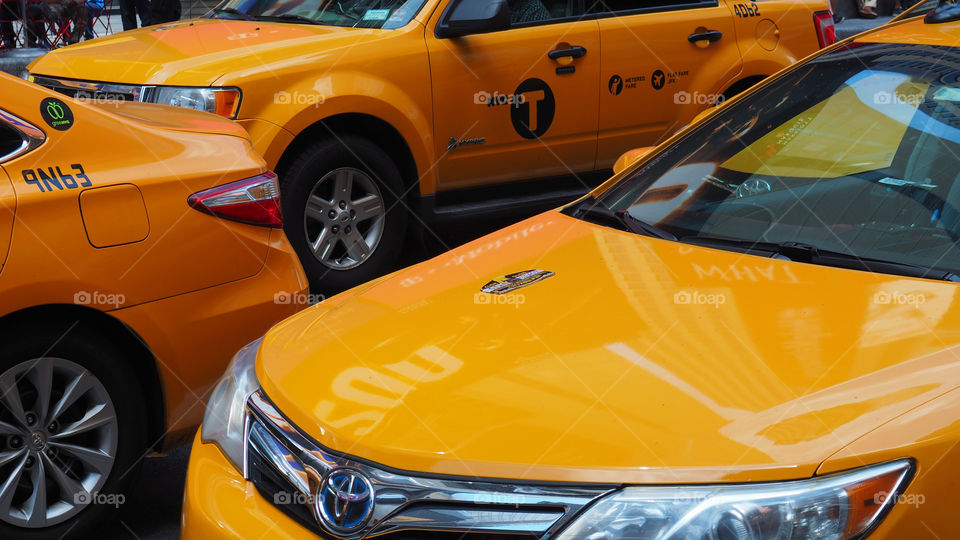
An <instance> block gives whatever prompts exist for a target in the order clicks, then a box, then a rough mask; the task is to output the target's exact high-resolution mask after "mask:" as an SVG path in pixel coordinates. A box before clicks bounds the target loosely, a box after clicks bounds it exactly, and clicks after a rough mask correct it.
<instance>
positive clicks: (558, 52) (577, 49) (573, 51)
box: [547, 45, 587, 60]
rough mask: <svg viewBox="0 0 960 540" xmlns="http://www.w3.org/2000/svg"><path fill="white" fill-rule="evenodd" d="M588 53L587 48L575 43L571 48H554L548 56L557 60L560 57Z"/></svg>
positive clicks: (574, 56) (575, 56) (573, 56)
mask: <svg viewBox="0 0 960 540" xmlns="http://www.w3.org/2000/svg"><path fill="white" fill-rule="evenodd" d="M585 54H587V50H586V49H584V48H583V47H581V46H579V45H574V46H573V47H570V48H569V49H554V50H552V51H550V52H548V53H547V56H548V57H550V59H551V60H556V59H558V58H565V57H566V58H574V59H576V58H581V57H583V55H585Z"/></svg>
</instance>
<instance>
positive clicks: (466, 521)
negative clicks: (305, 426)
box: [244, 390, 619, 540]
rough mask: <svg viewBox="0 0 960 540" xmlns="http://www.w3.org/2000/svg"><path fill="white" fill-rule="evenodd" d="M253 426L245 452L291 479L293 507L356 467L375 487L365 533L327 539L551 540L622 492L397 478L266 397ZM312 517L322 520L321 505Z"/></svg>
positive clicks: (252, 410)
mask: <svg viewBox="0 0 960 540" xmlns="http://www.w3.org/2000/svg"><path fill="white" fill-rule="evenodd" d="M247 418H248V423H249V425H250V427H249V429H248V430H247V431H248V436H247V437H246V438H245V441H244V443H245V446H246V447H249V449H250V451H251V452H256V453H257V454H258V455H259V456H261V457H262V462H263V463H268V464H271V465H272V467H273V468H274V472H275V473H277V474H279V475H280V476H281V477H284V478H287V479H288V482H289V483H290V486H288V487H290V488H291V489H294V490H296V493H290V494H288V495H289V497H288V500H304V501H313V500H314V494H313V493H307V492H305V490H304V489H303V486H304V485H306V486H308V489H310V488H309V486H311V482H310V479H311V478H314V479H323V478H325V477H326V475H327V474H329V473H330V471H331V470H333V469H338V468H341V467H350V468H353V469H356V470H359V471H361V472H363V473H364V474H365V475H366V476H367V477H368V478H369V479H370V482H371V484H372V485H373V487H374V491H375V503H374V509H373V515H372V516H371V518H370V520H369V522H368V523H367V525H366V526H365V527H364V528H363V529H361V530H360V531H358V532H357V533H353V534H349V535H344V534H342V533H341V534H338V533H337V532H335V531H333V530H330V529H329V528H327V527H325V526H324V525H323V523H322V522H321V521H320V520H319V519H318V520H317V527H318V528H319V529H320V530H321V531H323V532H324V533H325V534H329V535H332V536H335V537H337V538H344V539H347V540H355V539H360V538H373V537H376V536H381V535H384V534H388V533H393V532H398V531H415V530H420V531H439V530H443V531H451V530H453V531H458V532H464V533H466V532H470V531H479V532H485V533H495V532H501V533H530V534H535V535H537V536H539V537H541V538H546V537H547V536H549V535H550V534H552V533H555V532H556V531H557V530H559V529H560V528H561V527H563V526H564V525H566V523H567V522H568V521H569V520H570V519H571V518H572V517H573V516H575V515H576V514H577V513H578V512H579V511H580V510H581V509H583V508H584V507H585V506H587V505H588V504H590V503H591V502H593V501H594V500H596V499H597V498H599V497H602V496H604V495H607V494H609V493H610V492H612V491H615V490H616V489H618V487H619V486H589V485H586V486H580V485H566V484H555V485H552V484H548V483H544V484H540V485H536V484H535V483H532V482H531V483H530V484H518V483H512V482H509V481H506V480H498V479H485V478H478V479H475V480H474V479H468V478H456V477H443V476H439V475H437V476H434V475H423V476H420V475H419V474H417V473H406V472H403V471H394V470H389V469H388V468H386V467H382V466H377V465H376V464H372V463H368V462H366V461H361V460H358V459H357V458H354V457H352V456H347V455H341V454H338V453H335V452H333V451H330V450H328V449H326V448H323V447H322V446H320V445H319V444H317V443H315V442H313V441H312V440H311V439H310V438H309V437H307V436H306V435H305V434H304V433H303V432H301V431H300V430H299V429H297V428H296V426H294V425H293V424H291V423H290V422H289V421H288V420H287V419H286V418H285V417H284V416H283V415H282V414H281V413H280V411H278V410H277V409H276V407H274V405H273V404H272V403H271V402H270V400H269V399H268V398H267V396H266V395H265V394H264V393H263V391H262V390H258V391H256V392H254V393H253V395H251V396H250V398H249V399H248V400H247ZM268 448H269V449H268ZM244 461H245V462H244V477H245V478H247V479H248V480H249V479H250V470H249V469H248V460H247V459H245V460H244ZM316 484H317V482H316V481H315V482H314V483H313V485H316ZM311 512H312V513H313V515H314V518H316V517H317V516H316V511H315V509H314V508H313V505H311Z"/></svg>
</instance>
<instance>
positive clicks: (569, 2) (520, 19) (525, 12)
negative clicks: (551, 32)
mask: <svg viewBox="0 0 960 540" xmlns="http://www.w3.org/2000/svg"><path fill="white" fill-rule="evenodd" d="M578 5H579V0H510V24H512V25H515V26H520V25H526V24H533V23H539V22H543V21H549V20H551V19H563V18H567V17H573V16H575V15H577V13H578V11H579V10H578Z"/></svg>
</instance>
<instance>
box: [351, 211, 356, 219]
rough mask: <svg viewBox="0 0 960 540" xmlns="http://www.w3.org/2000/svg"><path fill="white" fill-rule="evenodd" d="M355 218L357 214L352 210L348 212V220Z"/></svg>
mask: <svg viewBox="0 0 960 540" xmlns="http://www.w3.org/2000/svg"><path fill="white" fill-rule="evenodd" d="M355 217H357V213H356V212H355V211H353V210H351V211H350V219H353V218H355Z"/></svg>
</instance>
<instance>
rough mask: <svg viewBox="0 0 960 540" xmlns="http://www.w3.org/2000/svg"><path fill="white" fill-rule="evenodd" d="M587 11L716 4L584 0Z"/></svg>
mask: <svg viewBox="0 0 960 540" xmlns="http://www.w3.org/2000/svg"><path fill="white" fill-rule="evenodd" d="M585 1H586V6H587V10H586V12H587V13H620V12H624V11H641V10H644V11H666V10H669V9H671V8H689V7H691V6H698V5H702V6H704V7H706V6H716V5H717V2H715V1H704V0H585Z"/></svg>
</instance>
